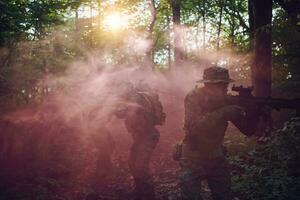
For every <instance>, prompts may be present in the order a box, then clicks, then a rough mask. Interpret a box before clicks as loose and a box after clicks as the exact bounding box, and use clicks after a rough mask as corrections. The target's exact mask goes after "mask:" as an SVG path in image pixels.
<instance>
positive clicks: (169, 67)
mask: <svg viewBox="0 0 300 200" xmlns="http://www.w3.org/2000/svg"><path fill="white" fill-rule="evenodd" d="M166 17H167V25H168V47H167V50H168V69H169V70H170V69H171V67H172V58H171V27H170V21H171V20H170V16H169V15H168V14H167V15H166Z"/></svg>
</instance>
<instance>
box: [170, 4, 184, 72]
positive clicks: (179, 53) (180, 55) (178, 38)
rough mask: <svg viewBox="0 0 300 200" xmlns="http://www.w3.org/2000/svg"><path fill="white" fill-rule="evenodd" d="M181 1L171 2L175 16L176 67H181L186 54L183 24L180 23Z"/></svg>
mask: <svg viewBox="0 0 300 200" xmlns="http://www.w3.org/2000/svg"><path fill="white" fill-rule="evenodd" d="M180 2H181V1H180V0H171V2H170V3H171V7H172V14H173V31H174V66H175V67H179V66H180V64H181V63H182V61H183V58H184V56H183V55H184V54H183V50H182V42H181V33H180V31H181V23H180V16H181V15H180V11H181V3H180Z"/></svg>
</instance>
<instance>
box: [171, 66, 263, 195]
mask: <svg viewBox="0 0 300 200" xmlns="http://www.w3.org/2000/svg"><path fill="white" fill-rule="evenodd" d="M232 81H233V80H232V79H230V78H229V74H228V70H227V69H225V68H221V67H218V66H213V67H210V68H207V69H205V70H204V75H203V80H201V81H199V82H202V83H204V87H202V88H198V87H196V88H195V89H193V90H192V91H191V92H189V93H188V94H187V96H186V98H185V102H184V104H185V119H184V130H185V136H184V139H183V140H182V142H181V143H178V144H177V145H176V148H175V151H174V155H173V156H174V159H176V160H178V161H179V162H180V166H181V175H180V185H181V195H182V199H184V200H200V199H202V198H201V196H200V188H201V181H202V180H207V182H208V185H209V187H210V189H211V193H212V198H213V199H214V200H221V199H222V200H229V199H231V198H232V196H231V189H230V186H231V183H230V170H229V166H228V163H227V161H226V159H225V151H224V150H225V149H224V148H223V139H224V135H225V131H226V128H227V126H228V121H231V122H232V123H233V124H234V125H235V126H237V127H238V128H239V130H240V131H241V132H243V133H244V134H245V135H247V136H249V135H252V134H253V133H254V132H255V129H256V127H257V124H258V120H257V118H258V117H256V118H255V117H254V115H255V112H256V111H255V109H246V110H244V109H243V108H241V107H239V106H235V105H230V106H226V105H224V104H223V103H222V98H223V97H224V96H225V95H226V94H227V87H228V84H229V83H230V82H232Z"/></svg>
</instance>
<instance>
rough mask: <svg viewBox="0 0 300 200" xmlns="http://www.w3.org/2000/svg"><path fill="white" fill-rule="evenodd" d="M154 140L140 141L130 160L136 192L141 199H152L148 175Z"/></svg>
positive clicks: (152, 193) (151, 187)
mask: <svg viewBox="0 0 300 200" xmlns="http://www.w3.org/2000/svg"><path fill="white" fill-rule="evenodd" d="M157 142H158V140H156V141H146V142H145V141H141V142H138V143H137V145H136V148H135V149H134V150H135V153H134V155H135V159H134V160H133V161H134V162H132V163H131V164H132V175H133V177H134V180H135V186H136V192H137V194H138V195H139V196H140V198H141V199H154V185H153V179H152V176H151V175H150V170H149V164H150V159H151V156H152V153H153V150H154V148H155V146H156V144H157Z"/></svg>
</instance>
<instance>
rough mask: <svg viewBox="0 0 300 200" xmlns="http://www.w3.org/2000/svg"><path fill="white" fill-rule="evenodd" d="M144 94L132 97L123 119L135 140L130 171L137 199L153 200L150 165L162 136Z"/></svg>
mask: <svg viewBox="0 0 300 200" xmlns="http://www.w3.org/2000/svg"><path fill="white" fill-rule="evenodd" d="M144 94H145V93H144V92H139V91H134V92H133V93H132V94H131V95H130V99H129V100H128V102H130V103H129V105H128V106H127V107H126V114H125V116H123V118H124V119H125V125H126V129H127V131H128V132H129V133H131V134H132V138H133V144H132V146H131V149H130V155H129V169H130V172H131V174H132V176H133V178H134V182H135V192H136V195H137V198H138V199H151V200H153V199H155V194H154V185H153V179H152V176H151V175H150V170H149V163H150V159H151V156H152V153H153V150H154V149H155V147H156V145H157V143H158V141H159V136H160V134H159V132H158V130H157V129H156V128H155V125H157V123H156V122H155V116H154V115H153V112H154V111H153V110H151V108H150V110H149V99H147V98H146V97H145V95H144ZM157 98H158V96H157ZM121 115H122V114H121ZM119 117H120V115H119ZM121 117H122V116H121Z"/></svg>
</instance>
